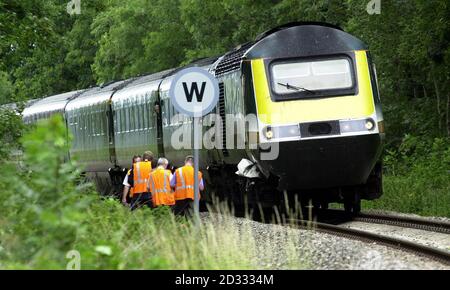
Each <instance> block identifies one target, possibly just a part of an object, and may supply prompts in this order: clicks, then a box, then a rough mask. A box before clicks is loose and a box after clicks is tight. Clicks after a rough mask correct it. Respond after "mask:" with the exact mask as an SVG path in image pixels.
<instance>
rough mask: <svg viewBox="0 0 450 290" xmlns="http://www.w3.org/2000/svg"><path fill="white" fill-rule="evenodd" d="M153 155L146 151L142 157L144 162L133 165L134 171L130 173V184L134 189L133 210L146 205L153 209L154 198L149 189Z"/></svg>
mask: <svg viewBox="0 0 450 290" xmlns="http://www.w3.org/2000/svg"><path fill="white" fill-rule="evenodd" d="M152 161H153V153H152V152H151V151H145V152H144V155H142V161H140V162H136V163H135V164H133V170H132V171H131V172H130V175H129V177H128V182H129V183H130V187H132V188H133V198H132V199H131V210H135V209H136V208H138V207H141V206H143V205H146V206H148V207H152V206H153V204H152V197H151V195H150V190H149V187H148V180H149V177H150V173H151V172H152Z"/></svg>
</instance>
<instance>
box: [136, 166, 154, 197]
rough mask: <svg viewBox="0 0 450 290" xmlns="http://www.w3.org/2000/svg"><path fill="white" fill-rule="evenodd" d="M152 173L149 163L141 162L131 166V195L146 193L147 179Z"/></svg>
mask: <svg viewBox="0 0 450 290" xmlns="http://www.w3.org/2000/svg"><path fill="white" fill-rule="evenodd" d="M151 172H152V163H151V162H150V161H141V162H136V163H134V164H133V182H134V185H133V194H139V193H144V192H148V178H149V177H150V173H151Z"/></svg>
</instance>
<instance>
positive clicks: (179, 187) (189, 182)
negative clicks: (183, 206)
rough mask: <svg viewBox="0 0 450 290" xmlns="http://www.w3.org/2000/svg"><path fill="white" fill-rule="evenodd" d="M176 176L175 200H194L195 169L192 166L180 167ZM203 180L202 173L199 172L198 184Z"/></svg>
mask: <svg viewBox="0 0 450 290" xmlns="http://www.w3.org/2000/svg"><path fill="white" fill-rule="evenodd" d="M175 175H176V177H175V178H176V185H175V200H182V199H187V198H190V199H192V200H194V167H193V166H190V165H185V166H183V167H180V168H178V169H177V170H176V171H175ZM201 180H202V173H201V172H200V171H199V172H198V182H199V183H200V181H201ZM199 193H200V192H199ZM199 197H200V195H199Z"/></svg>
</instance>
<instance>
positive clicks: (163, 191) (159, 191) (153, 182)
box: [149, 158, 175, 207]
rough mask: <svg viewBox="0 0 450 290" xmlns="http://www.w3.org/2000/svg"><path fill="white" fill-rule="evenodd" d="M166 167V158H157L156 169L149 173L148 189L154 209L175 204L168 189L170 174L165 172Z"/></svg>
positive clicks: (170, 189) (168, 171)
mask: <svg viewBox="0 0 450 290" xmlns="http://www.w3.org/2000/svg"><path fill="white" fill-rule="evenodd" d="M168 165H169V161H168V160H167V159H166V158H159V159H158V167H157V168H156V169H155V170H153V171H152V173H150V178H149V187H150V192H151V194H152V201H153V206H154V207H157V206H162V205H168V206H172V205H174V204H175V197H174V195H173V192H172V188H171V187H170V179H171V178H172V173H171V172H170V170H167V166H168Z"/></svg>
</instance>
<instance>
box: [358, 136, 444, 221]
mask: <svg viewBox="0 0 450 290" xmlns="http://www.w3.org/2000/svg"><path fill="white" fill-rule="evenodd" d="M384 165H385V173H386V174H385V177H384V182H383V185H384V195H383V197H382V198H381V199H379V200H376V201H373V202H366V204H365V206H366V207H369V208H379V209H389V210H393V211H399V212H409V213H416V214H421V215H432V216H446V217H450V182H449V175H450V171H449V168H450V142H449V140H448V139H444V138H435V139H431V140H430V139H424V138H419V137H416V136H412V135H406V136H405V137H404V138H403V140H402V142H401V143H400V146H399V149H398V150H388V151H387V153H386V154H385V156H384Z"/></svg>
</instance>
